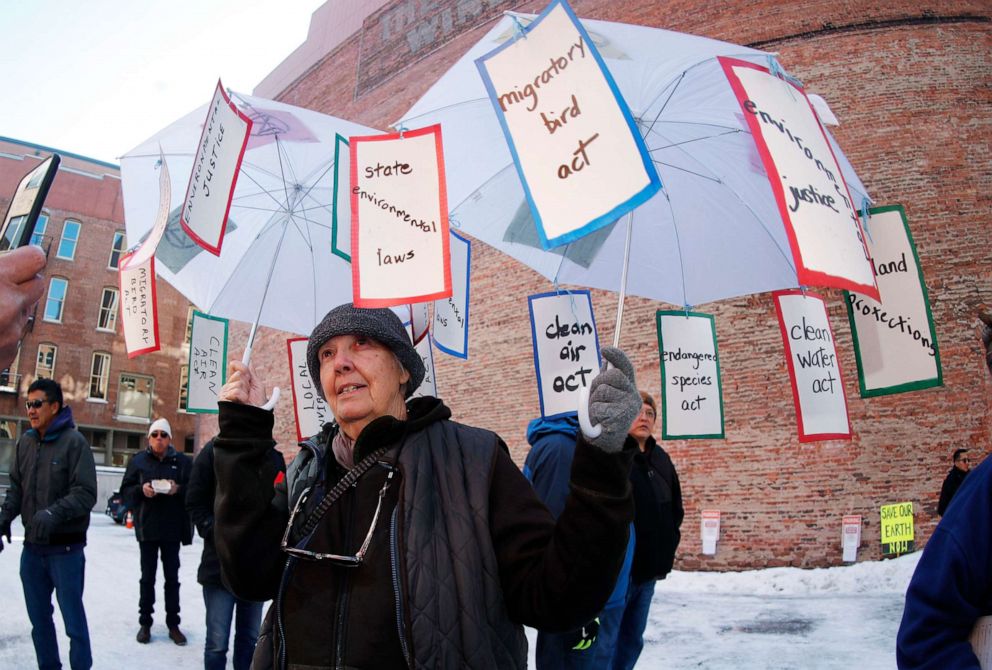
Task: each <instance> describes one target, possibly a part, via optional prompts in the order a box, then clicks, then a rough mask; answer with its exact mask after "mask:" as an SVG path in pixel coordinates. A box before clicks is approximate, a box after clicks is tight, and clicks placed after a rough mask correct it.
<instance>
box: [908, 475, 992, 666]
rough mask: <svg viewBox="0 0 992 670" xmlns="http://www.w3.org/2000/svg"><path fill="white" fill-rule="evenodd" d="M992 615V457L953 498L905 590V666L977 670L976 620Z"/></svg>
mask: <svg viewBox="0 0 992 670" xmlns="http://www.w3.org/2000/svg"><path fill="white" fill-rule="evenodd" d="M989 614H992V458H986V459H985V461H984V462H983V463H982V464H981V465H980V466H978V467H977V468H975V470H974V471H973V472H972V473H971V474H970V475H968V477H967V478H966V479H965V481H964V483H963V484H962V485H961V488H960V489H958V492H957V493H956V494H955V495H954V498H953V500H951V504H950V505H949V506H948V508H947V512H946V513H945V514H944V516H943V518H942V519H941V520H940V523H939V524H937V529H936V530H934V533H933V536H932V537H931V538H930V541H929V542H927V546H926V548H925V549H924V550H923V555H922V556H921V557H920V562H919V564H918V565H917V566H916V572H914V573H913V578H912V579H911V580H910V582H909V589H908V590H907V591H906V607H905V609H904V610H903V613H902V624H901V625H900V626H899V634H898V637H897V639H896V662H897V663H898V665H899V667H900V668H903V669H906V668H934V669H940V670H947V669H949V668H954V669H955V670H960V669H962V668H974V669H975V670H978V667H979V665H978V659H977V658H976V657H975V654H974V652H973V651H972V649H971V644H970V643H969V642H968V636H969V635H970V634H971V631H972V628H974V626H975V620H976V619H978V618H979V617H981V616H985V615H989Z"/></svg>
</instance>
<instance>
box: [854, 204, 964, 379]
mask: <svg viewBox="0 0 992 670" xmlns="http://www.w3.org/2000/svg"><path fill="white" fill-rule="evenodd" d="M869 216H870V221H871V227H870V230H871V236H870V237H869V238H868V248H869V249H870V250H871V256H872V262H873V263H874V264H875V273H876V281H877V282H878V292H879V294H880V295H881V298H882V299H881V302H879V301H877V300H874V299H872V298H869V297H868V296H864V295H860V294H858V293H851V292H849V291H845V296H844V297H845V298H847V315H848V318H849V319H850V321H851V334H852V335H853V338H854V353H855V356H856V358H857V362H858V385H859V386H860V389H861V396H862V397H863V398H868V397H871V396H878V395H886V394H889V393H903V392H905V391H916V390H918V389H925V388H930V387H932V386H942V385H943V383H944V381H943V373H942V371H941V367H940V351H939V350H938V349H937V333H936V331H935V330H934V326H933V315H932V314H931V313H930V298H929V296H928V295H927V287H926V284H925V283H924V282H923V270H921V269H920V259H919V257H918V256H917V254H916V245H915V244H914V243H913V236H912V235H911V234H910V232H909V224H908V223H907V222H906V213H905V212H904V211H903V208H902V205H895V206H892V207H877V208H875V209H872V210H869Z"/></svg>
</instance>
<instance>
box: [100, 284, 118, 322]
mask: <svg viewBox="0 0 992 670" xmlns="http://www.w3.org/2000/svg"><path fill="white" fill-rule="evenodd" d="M96 327H97V330H109V331H114V330H116V329H117V289H115V288H104V289H103V295H102V296H101V297H100V315H99V316H98V317H97V321H96Z"/></svg>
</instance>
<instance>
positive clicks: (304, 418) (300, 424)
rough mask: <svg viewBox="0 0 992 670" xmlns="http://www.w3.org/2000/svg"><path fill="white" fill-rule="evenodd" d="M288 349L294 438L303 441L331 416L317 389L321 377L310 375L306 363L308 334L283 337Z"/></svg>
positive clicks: (331, 418)
mask: <svg viewBox="0 0 992 670" xmlns="http://www.w3.org/2000/svg"><path fill="white" fill-rule="evenodd" d="M286 349H287V351H288V352H289V371H290V372H289V374H290V378H291V379H292V380H293V384H292V389H293V409H294V411H295V415H296V439H297V441H300V442H302V441H303V440H305V439H306V438H308V437H310V436H311V435H316V434H317V433H319V432H320V431H321V430H322V428H323V426H324V424H325V423H327V422H328V421H331V420H333V419H334V415H333V413H332V412H331V408H330V406H329V405H328V404H327V401H326V400H324V399H323V398H321V397H320V394H318V393H317V384H319V383H320V380H319V379H318V380H316V381H314V380H312V379H310V369H309V368H308V367H307V338H305V337H294V338H291V339H288V340H286Z"/></svg>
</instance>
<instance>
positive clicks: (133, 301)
mask: <svg viewBox="0 0 992 670" xmlns="http://www.w3.org/2000/svg"><path fill="white" fill-rule="evenodd" d="M129 260H130V254H129V255H128V256H124V257H122V258H121V262H120V267H119V269H118V271H117V277H118V281H119V282H120V287H121V324H122V329H123V331H124V346H125V347H126V348H127V357H128V358H134V357H135V356H140V355H141V354H148V353H151V352H153V351H158V350H159V348H160V346H161V345H160V344H159V339H158V302H157V296H156V294H155V257H154V256H152V257H150V258H149V259H148V260H146V261H145V262H144V263H136V264H134V265H133V266H132V265H131V264H130V263H129Z"/></svg>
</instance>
